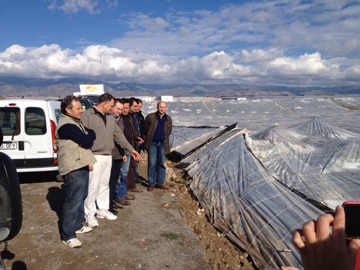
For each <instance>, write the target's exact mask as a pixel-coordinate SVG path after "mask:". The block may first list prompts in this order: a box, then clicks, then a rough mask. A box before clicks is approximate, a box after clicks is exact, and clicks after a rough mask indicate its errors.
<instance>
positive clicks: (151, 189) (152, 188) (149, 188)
mask: <svg viewBox="0 0 360 270" xmlns="http://www.w3.org/2000/svg"><path fill="white" fill-rule="evenodd" d="M154 188H155V187H154V186H148V188H147V190H148V191H153V190H154Z"/></svg>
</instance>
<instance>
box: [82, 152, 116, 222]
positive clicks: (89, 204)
mask: <svg viewBox="0 0 360 270" xmlns="http://www.w3.org/2000/svg"><path fill="white" fill-rule="evenodd" d="M95 158H96V162H95V163H94V169H93V170H92V171H91V172H90V178H89V191H88V196H87V198H86V200H85V215H86V216H93V215H95V214H96V207H97V208H98V209H99V210H107V209H109V180H110V174H111V165H112V157H111V155H95Z"/></svg>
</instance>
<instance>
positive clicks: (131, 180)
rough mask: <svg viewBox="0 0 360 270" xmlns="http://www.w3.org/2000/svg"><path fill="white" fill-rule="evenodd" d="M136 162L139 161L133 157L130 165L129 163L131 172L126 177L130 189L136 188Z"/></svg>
mask: <svg viewBox="0 0 360 270" xmlns="http://www.w3.org/2000/svg"><path fill="white" fill-rule="evenodd" d="M136 163H137V161H136V160H135V159H133V157H131V159H130V165H129V172H128V175H127V177H126V180H127V187H128V189H129V190H130V189H133V188H136V178H135V170H136Z"/></svg>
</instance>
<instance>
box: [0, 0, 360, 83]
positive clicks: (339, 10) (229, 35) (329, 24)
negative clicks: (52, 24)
mask: <svg viewBox="0 0 360 270" xmlns="http://www.w3.org/2000/svg"><path fill="white" fill-rule="evenodd" d="M99 3H100V2H98V1H90V0H81V1H70V0H67V1H62V2H61V3H60V2H59V3H58V2H56V1H55V0H54V1H53V2H52V5H51V8H57V9H62V10H64V11H66V12H72V13H76V12H79V11H80V10H86V11H87V12H89V13H93V12H94V11H95V10H96V9H97V8H98V7H99V5H100V4H99ZM101 3H102V5H110V6H111V5H116V4H117V1H110V0H108V1H105V2H101ZM349 3H350V2H349V1H345V0H339V1H327V0H317V1H312V2H310V1H307V2H306V3H305V4H303V3H302V1H293V0H281V1H262V2H248V3H246V4H242V5H235V4H233V5H227V6H223V7H222V8H221V9H220V10H217V11H210V10H205V9H204V10H197V11H191V12H190V11H189V12H184V11H169V12H168V13H167V14H165V15H163V16H159V15H156V16H151V15H150V14H142V13H137V14H135V13H133V14H123V15H122V16H121V20H119V21H121V22H125V23H127V25H128V27H129V28H128V31H127V32H126V33H125V34H124V35H123V36H121V37H118V38H114V40H113V41H111V42H109V43H108V44H99V45H92V46H88V47H86V48H83V49H82V50H81V51H73V50H70V49H66V48H65V49H63V48H61V47H60V45H57V44H52V45H44V46H41V47H39V48H25V47H22V46H19V45H13V46H11V47H9V48H8V49H7V50H5V51H4V52H2V53H0V72H1V74H2V75H19V76H27V77H42V78H50V77H67V76H71V77H73V76H81V77H93V78H98V79H99V80H109V81H136V82H144V83H146V82H149V83H240V84H241V83H243V84H254V85H261V84H266V85H271V84H273V85H276V84H282V85H289V86H291V85H296V84H298V85H319V86H338V85H356V84H359V78H360V68H359V66H360V51H359V50H358V48H359V45H360V35H358V34H359V31H358V25H359V23H360V10H359V8H360V4H356V3H353V4H349ZM298 85H296V86H298Z"/></svg>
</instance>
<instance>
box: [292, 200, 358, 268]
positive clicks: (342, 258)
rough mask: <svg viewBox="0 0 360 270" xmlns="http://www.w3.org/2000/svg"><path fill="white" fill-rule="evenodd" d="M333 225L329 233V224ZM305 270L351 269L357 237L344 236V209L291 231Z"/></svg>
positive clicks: (353, 264)
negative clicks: (347, 238)
mask: <svg viewBox="0 0 360 270" xmlns="http://www.w3.org/2000/svg"><path fill="white" fill-rule="evenodd" d="M331 225H332V232H331V230H330V226H331ZM293 242H294V244H295V245H296V246H297V247H298V248H299V250H300V254H301V260H302V264H303V266H304V269H305V270H309V269H314V270H315V269H316V270H325V269H326V270H331V269H333V270H338V269H339V270H353V269H354V267H355V263H356V254H357V251H358V249H359V248H360V239H352V240H350V241H347V240H346V239H345V212H344V208H343V207H342V206H338V207H337V208H336V212H335V217H333V216H332V215H330V214H325V215H321V216H319V218H318V219H317V221H316V222H315V221H313V220H311V221H308V222H306V223H305V224H304V225H303V227H302V229H301V230H297V231H295V232H294V234H293Z"/></svg>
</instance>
